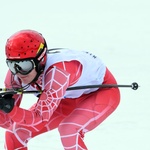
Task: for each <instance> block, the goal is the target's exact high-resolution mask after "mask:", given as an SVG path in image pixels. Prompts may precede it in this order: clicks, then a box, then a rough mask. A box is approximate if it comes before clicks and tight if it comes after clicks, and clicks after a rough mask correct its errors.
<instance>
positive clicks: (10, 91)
mask: <svg viewBox="0 0 150 150" xmlns="http://www.w3.org/2000/svg"><path fill="white" fill-rule="evenodd" d="M120 87H126V88H132V89H133V90H137V89H138V87H139V85H138V84H137V83H136V82H133V83H132V84H130V85H123V84H121V85H119V84H99V85H83V86H75V87H69V88H67V91H71V90H81V89H88V88H120ZM0 91H3V92H2V93H0V95H3V94H4V95H5V94H36V93H37V94H40V93H42V91H23V90H21V89H7V88H0Z"/></svg>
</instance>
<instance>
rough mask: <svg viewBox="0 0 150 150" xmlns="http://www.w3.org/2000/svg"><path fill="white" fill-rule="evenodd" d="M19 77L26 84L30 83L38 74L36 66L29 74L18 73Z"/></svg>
mask: <svg viewBox="0 0 150 150" xmlns="http://www.w3.org/2000/svg"><path fill="white" fill-rule="evenodd" d="M16 75H17V77H18V78H19V79H20V80H21V81H22V83H24V84H29V83H30V82H31V81H32V80H33V79H34V78H35V77H36V75H37V72H36V70H35V68H34V69H33V70H32V71H31V72H30V73H29V74H27V75H22V74H20V73H17V74H16Z"/></svg>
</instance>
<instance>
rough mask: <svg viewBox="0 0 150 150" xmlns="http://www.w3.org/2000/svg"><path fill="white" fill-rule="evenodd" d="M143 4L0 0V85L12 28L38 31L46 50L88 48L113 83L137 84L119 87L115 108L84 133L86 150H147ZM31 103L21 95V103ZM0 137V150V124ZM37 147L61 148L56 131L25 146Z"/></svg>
mask: <svg viewBox="0 0 150 150" xmlns="http://www.w3.org/2000/svg"><path fill="white" fill-rule="evenodd" d="M8 4H9V5H8ZM149 7H150V1H149V0H82V1H81V0H76V1H70V0H64V1H58V0H55V1H52V0H43V1H42V2H41V1H36V0H32V1H30V0H26V1H20V0H14V1H8V0H5V1H2V0H1V9H0V19H1V26H0V27H1V28H0V37H1V40H0V41H1V42H0V49H1V60H0V70H1V72H0V79H1V80H0V87H3V80H4V78H5V74H6V71H7V66H6V64H5V55H4V46H5V42H6V40H7V38H8V37H9V36H10V35H11V34H13V33H14V32H16V31H18V30H21V29H34V30H37V31H39V32H41V33H42V34H43V36H45V38H46V39H47V43H48V45H49V48H53V47H68V48H73V49H78V50H88V51H91V52H93V53H95V54H96V55H98V56H99V57H101V59H102V60H103V61H104V62H105V64H106V65H107V66H108V68H110V70H111V71H112V72H113V73H114V75H115V77H116V78H117V80H118V83H119V84H131V83H132V82H134V81H136V82H138V83H139V85H140V88H139V89H138V90H137V91H133V90H132V89H130V88H121V103H120V105H119V107H118V109H117V110H116V111H115V112H114V113H113V114H112V115H111V116H110V117H109V118H108V119H107V120H105V122H103V123H102V124H101V125H100V126H99V127H97V128H96V129H95V130H94V131H93V132H90V133H87V134H86V136H85V142H86V143H87V145H88V148H89V150H111V149H113V150H120V149H121V150H150V143H149V139H150V117H149V116H150V109H149V107H150V94H149V87H150V82H149V77H150V61H149V56H150V42H149V40H150V19H149V15H150V9H149ZM35 101H36V99H35V98H34V97H33V96H32V95H26V96H25V98H24V101H23V103H22V107H25V108H28V107H29V106H30V105H31V104H32V103H34V102H35ZM0 135H1V138H0V150H3V143H4V129H1V128H0ZM41 149H44V150H49V149H53V150H62V149H63V148H62V146H61V142H60V139H59V133H58V131H57V130H54V131H52V132H49V133H46V134H43V135H41V136H38V137H36V138H35V139H32V140H31V141H30V142H29V150H41Z"/></svg>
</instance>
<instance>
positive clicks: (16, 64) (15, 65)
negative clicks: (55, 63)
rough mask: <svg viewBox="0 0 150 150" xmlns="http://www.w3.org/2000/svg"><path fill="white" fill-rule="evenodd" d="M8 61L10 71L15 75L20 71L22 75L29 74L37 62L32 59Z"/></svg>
mask: <svg viewBox="0 0 150 150" xmlns="http://www.w3.org/2000/svg"><path fill="white" fill-rule="evenodd" d="M6 63H7V65H8V67H9V69H10V71H11V72H12V73H13V74H14V75H15V74H17V73H20V74H22V75H27V74H29V73H30V72H31V71H32V70H33V69H34V68H35V63H34V61H33V60H32V59H31V60H19V61H17V60H6Z"/></svg>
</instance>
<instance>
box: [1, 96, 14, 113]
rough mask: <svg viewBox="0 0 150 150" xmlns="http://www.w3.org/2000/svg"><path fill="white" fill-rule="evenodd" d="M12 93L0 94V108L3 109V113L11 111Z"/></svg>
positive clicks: (12, 105) (12, 104)
mask: <svg viewBox="0 0 150 150" xmlns="http://www.w3.org/2000/svg"><path fill="white" fill-rule="evenodd" d="M12 96H13V95H12V94H7V95H3V96H1V95H0V110H2V111H4V112H5V113H9V112H11V111H12V109H13V107H14V102H15V99H14V98H12Z"/></svg>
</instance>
